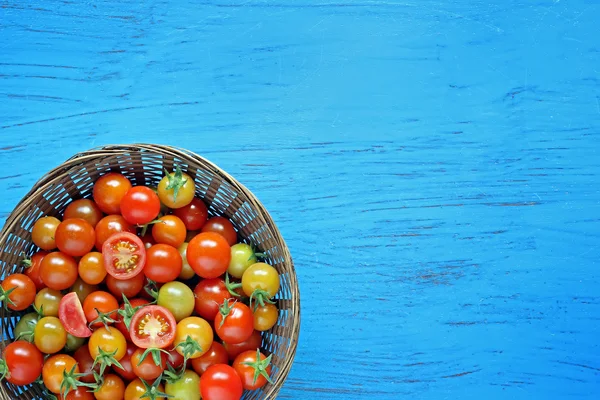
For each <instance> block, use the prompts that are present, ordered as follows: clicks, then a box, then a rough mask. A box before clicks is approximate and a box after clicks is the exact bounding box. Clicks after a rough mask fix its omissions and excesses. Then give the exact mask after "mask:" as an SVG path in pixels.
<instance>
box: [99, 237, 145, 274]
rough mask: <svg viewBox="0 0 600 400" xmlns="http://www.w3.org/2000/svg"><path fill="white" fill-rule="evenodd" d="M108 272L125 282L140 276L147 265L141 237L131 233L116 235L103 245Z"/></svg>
mask: <svg viewBox="0 0 600 400" xmlns="http://www.w3.org/2000/svg"><path fill="white" fill-rule="evenodd" d="M102 255H103V256H104V266H105V268H106V272H108V273H109V274H110V275H112V276H113V277H115V278H117V279H121V280H125V279H130V278H133V277H134V276H136V275H139V274H140V273H141V272H142V270H143V269H144V265H145V264H146V249H145V248H144V244H143V243H142V241H141V240H140V238H139V237H137V236H136V235H134V234H133V233H129V232H121V233H115V234H114V235H112V236H111V237H109V238H108V239H107V240H106V241H105V242H104V244H103V245H102Z"/></svg>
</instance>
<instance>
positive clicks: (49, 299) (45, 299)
mask: <svg viewBox="0 0 600 400" xmlns="http://www.w3.org/2000/svg"><path fill="white" fill-rule="evenodd" d="M62 298H63V294H62V293H61V292H59V291H58V290H54V289H50V288H44V289H42V290H40V291H39V292H38V294H36V295H35V300H34V302H33V304H34V306H35V308H36V309H37V310H38V311H39V312H40V313H41V314H43V315H44V316H45V317H58V307H59V305H60V301H61V300H62Z"/></svg>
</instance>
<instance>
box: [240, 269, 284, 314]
mask: <svg viewBox="0 0 600 400" xmlns="http://www.w3.org/2000/svg"><path fill="white" fill-rule="evenodd" d="M242 288H243V289H244V293H245V294H246V296H249V297H250V300H252V299H253V298H254V299H257V300H259V303H261V304H262V302H261V301H260V299H261V298H262V299H263V300H264V299H270V298H271V297H273V296H275V294H276V293H277V292H278V291H279V273H278V272H277V270H276V269H275V268H273V267H271V266H270V265H269V264H265V263H262V262H260V263H256V264H252V265H251V266H250V267H248V269H247V270H246V272H244V275H243V276H242Z"/></svg>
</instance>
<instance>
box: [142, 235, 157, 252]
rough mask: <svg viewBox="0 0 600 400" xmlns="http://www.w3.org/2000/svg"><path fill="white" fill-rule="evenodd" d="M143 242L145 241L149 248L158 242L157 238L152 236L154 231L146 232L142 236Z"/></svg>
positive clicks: (145, 245) (146, 246)
mask: <svg viewBox="0 0 600 400" xmlns="http://www.w3.org/2000/svg"><path fill="white" fill-rule="evenodd" d="M140 239H141V240H142V243H144V247H145V248H146V250H148V249H149V248H150V247H152V246H154V245H155V244H156V240H154V238H153V237H152V232H148V233H146V234H145V235H144V236H142V237H141V238H140Z"/></svg>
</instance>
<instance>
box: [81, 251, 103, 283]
mask: <svg viewBox="0 0 600 400" xmlns="http://www.w3.org/2000/svg"><path fill="white" fill-rule="evenodd" d="M77 269H78V271H79V277H80V278H81V279H83V281H84V282H85V283H89V284H90V285H98V284H100V283H102V282H104V278H106V268H104V257H102V253H99V252H97V251H92V252H90V253H87V254H86V255H84V256H83V257H81V259H80V260H79V265H78V268H77Z"/></svg>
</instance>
